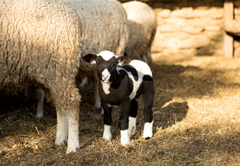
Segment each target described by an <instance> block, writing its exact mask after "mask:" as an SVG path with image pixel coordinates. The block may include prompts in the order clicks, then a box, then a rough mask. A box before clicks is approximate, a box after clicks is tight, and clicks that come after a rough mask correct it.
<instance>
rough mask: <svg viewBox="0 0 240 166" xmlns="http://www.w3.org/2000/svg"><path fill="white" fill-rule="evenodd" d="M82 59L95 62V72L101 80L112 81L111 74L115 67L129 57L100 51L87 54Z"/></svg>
mask: <svg viewBox="0 0 240 166" xmlns="http://www.w3.org/2000/svg"><path fill="white" fill-rule="evenodd" d="M83 60H84V61H86V62H88V63H91V64H95V63H96V64H97V74H98V77H99V79H100V80H101V81H103V82H112V77H111V76H112V75H114V74H115V73H116V72H117V70H116V67H117V66H118V65H119V66H122V65H125V64H128V63H129V62H130V59H129V58H127V57H125V56H116V55H114V53H112V52H110V51H102V52H100V53H99V54H97V55H96V54H87V55H85V56H83Z"/></svg>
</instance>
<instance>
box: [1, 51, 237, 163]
mask: <svg viewBox="0 0 240 166" xmlns="http://www.w3.org/2000/svg"><path fill="white" fill-rule="evenodd" d="M152 56H153V60H154V61H153V64H152V66H151V68H152V70H153V75H154V84H155V92H156V94H155V102H154V110H155V111H154V120H155V121H154V135H153V137H152V138H151V139H150V140H144V139H143V138H142V131H143V125H144V121H143V112H142V111H141V110H142V105H141V99H139V104H140V109H141V110H140V111H139V114H138V119H137V133H136V134H135V135H133V136H132V137H131V143H130V145H129V146H126V147H123V146H121V144H120V130H119V128H118V117H119V109H118V108H117V107H116V108H114V111H113V118H114V121H113V127H112V134H113V140H112V141H106V140H104V139H102V134H103V117H102V115H101V114H100V111H99V110H97V109H95V108H94V107H93V90H92V88H91V87H88V88H84V89H81V94H82V102H81V108H80V109H81V112H80V125H79V129H80V133H79V136H80V145H81V148H80V150H79V151H77V152H76V153H72V154H68V155H66V154H65V153H66V148H67V147H66V146H56V145H54V140H55V137H56V111H55V109H54V108H53V107H51V106H50V104H49V103H45V105H44V118H42V119H36V118H35V113H36V102H34V101H33V102H30V103H24V100H25V98H24V95H23V93H18V94H15V95H13V96H4V95H0V165H56V166H59V165H164V166H165V165H169V166H175V165H208V166H210V165H214V166H215V165H219V166H220V165H221V166H222V165H232V166H237V165H240V59H236V58H233V59H226V58H224V57H218V56H213V57H210V56H183V55H168V56H163V55H160V54H159V53H153V54H152Z"/></svg>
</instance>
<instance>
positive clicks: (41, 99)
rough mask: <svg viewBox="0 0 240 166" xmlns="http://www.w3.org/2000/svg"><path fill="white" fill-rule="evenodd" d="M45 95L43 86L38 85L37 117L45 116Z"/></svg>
mask: <svg viewBox="0 0 240 166" xmlns="http://www.w3.org/2000/svg"><path fill="white" fill-rule="evenodd" d="M44 97H45V92H44V90H43V88H41V87H39V86H37V100H38V104H37V113H36V118H42V117H43V104H44Z"/></svg>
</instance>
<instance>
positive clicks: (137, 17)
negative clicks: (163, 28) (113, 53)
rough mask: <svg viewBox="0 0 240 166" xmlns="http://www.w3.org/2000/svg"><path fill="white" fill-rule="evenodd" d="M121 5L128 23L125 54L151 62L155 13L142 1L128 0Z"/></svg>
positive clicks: (155, 24) (155, 21) (154, 32)
mask: <svg viewBox="0 0 240 166" xmlns="http://www.w3.org/2000/svg"><path fill="white" fill-rule="evenodd" d="M122 5H123V7H124V9H125V10H126V12H127V18H128V25H129V42H128V45H127V47H126V50H125V53H126V56H128V57H129V58H131V59H141V60H144V61H145V62H146V63H148V64H151V63H152V57H151V47H152V42H153V40H154V37H155V34H156V28H157V19H156V15H155V13H154V11H153V9H152V8H151V7H150V6H148V5H147V4H145V3H143V2H139V1H130V2H126V3H123V4H122Z"/></svg>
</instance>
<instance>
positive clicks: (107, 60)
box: [96, 51, 117, 94]
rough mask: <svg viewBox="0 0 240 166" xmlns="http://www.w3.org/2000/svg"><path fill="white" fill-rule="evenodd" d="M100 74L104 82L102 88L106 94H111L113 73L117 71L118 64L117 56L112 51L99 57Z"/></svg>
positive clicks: (103, 52)
mask: <svg viewBox="0 0 240 166" xmlns="http://www.w3.org/2000/svg"><path fill="white" fill-rule="evenodd" d="M96 61H97V63H98V74H99V77H100V79H101V82H102V87H103V90H104V92H105V94H109V93H110V91H109V88H110V85H111V82H110V78H111V75H112V74H111V73H112V72H113V70H115V66H116V64H117V56H116V55H114V54H113V53H112V52H110V51H102V52H100V53H99V54H98V55H97V58H96Z"/></svg>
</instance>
